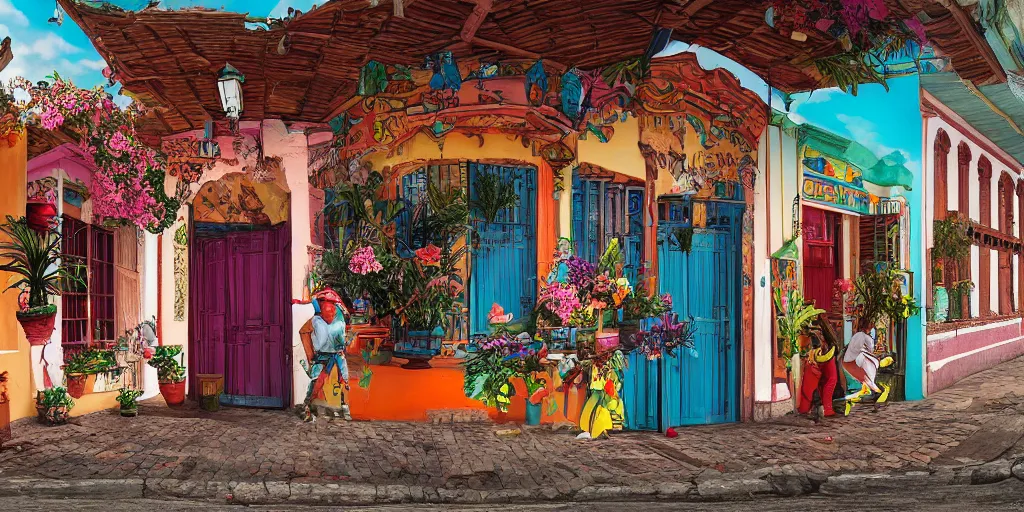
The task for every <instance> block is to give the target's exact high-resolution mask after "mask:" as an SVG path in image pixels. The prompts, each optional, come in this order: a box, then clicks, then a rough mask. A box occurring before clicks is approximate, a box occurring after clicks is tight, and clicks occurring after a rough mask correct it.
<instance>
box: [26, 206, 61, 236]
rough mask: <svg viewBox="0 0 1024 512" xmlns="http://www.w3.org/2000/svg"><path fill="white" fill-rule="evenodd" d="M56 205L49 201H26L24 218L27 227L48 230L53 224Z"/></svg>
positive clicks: (55, 215)
mask: <svg viewBox="0 0 1024 512" xmlns="http://www.w3.org/2000/svg"><path fill="white" fill-rule="evenodd" d="M56 217H57V207H56V206H55V205H53V204H50V203H28V204H26V205H25V220H26V221H27V223H28V227H30V228H32V229H34V230H36V231H48V230H50V229H51V228H52V227H53V226H54V218H56Z"/></svg>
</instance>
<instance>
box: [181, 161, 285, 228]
mask: <svg viewBox="0 0 1024 512" xmlns="http://www.w3.org/2000/svg"><path fill="white" fill-rule="evenodd" d="M281 183H283V180H282V181H278V180H275V181H271V182H258V181H254V180H253V179H250V177H249V176H248V175H246V174H242V173H231V174H228V175H226V176H224V177H223V178H221V179H219V180H217V181H210V182H207V183H204V184H203V186H202V187H201V188H200V189H199V193H198V194H197V195H196V198H195V200H193V208H194V220H195V221H196V222H209V223H213V224H256V225H261V226H271V225H277V224H280V223H282V222H284V221H286V220H288V213H289V212H288V208H289V200H288V191H287V190H285V189H284V188H282V186H281Z"/></svg>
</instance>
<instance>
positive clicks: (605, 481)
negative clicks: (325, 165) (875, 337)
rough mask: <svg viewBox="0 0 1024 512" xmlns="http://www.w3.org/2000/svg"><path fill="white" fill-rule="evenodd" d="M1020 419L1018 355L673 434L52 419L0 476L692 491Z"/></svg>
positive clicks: (957, 456)
mask: <svg viewBox="0 0 1024 512" xmlns="http://www.w3.org/2000/svg"><path fill="white" fill-rule="evenodd" d="M1022 427H1024V359H1018V360H1014V361H1010V362H1008V363H1004V364H1002V365H1000V366H998V367H996V368H993V369H991V370H988V371H985V372H982V373H979V374H977V375H974V376H973V377H970V378H968V379H966V380H964V381H962V382H961V383H959V384H958V385H956V386H954V387H952V388H950V389H948V390H946V391H943V392H940V393H937V394H935V395H934V396H932V397H930V398H929V399H928V400H925V401H922V402H916V403H898V404H891V405H889V406H888V407H887V408H885V409H883V410H881V411H880V412H877V413H875V412H872V411H871V410H869V409H867V408H859V409H855V410H854V414H853V415H852V416H851V417H849V418H844V419H835V420H830V421H827V422H823V423H821V424H817V425H815V424H813V423H812V422H810V421H809V420H805V419H802V418H795V417H793V416H787V417H785V418H782V419H780V420H777V421H776V422H773V423H747V424H733V425H725V426H714V427H700V428H681V429H679V437H678V438H675V439H669V438H666V437H664V436H662V435H660V434H656V433H641V432H623V433H618V434H616V435H614V436H613V437H612V438H611V439H608V440H596V441H578V440H576V439H574V436H573V434H572V433H571V432H569V431H567V430H558V431H556V430H552V429H551V428H548V427H536V428H525V429H524V430H523V432H522V433H521V434H519V435H511V436H502V435H498V431H501V430H504V429H511V428H515V426H513V425H493V424H485V423H474V424H469V423H465V424H448V425H436V424H414V423H376V422H341V421H338V422H326V421H319V422H316V423H314V424H306V423H302V422H301V421H299V420H298V419H297V418H296V417H295V416H294V415H293V414H291V413H289V412H284V411H266V410H251V409H224V410H222V411H220V412H216V413H209V412H204V411H201V410H197V409H185V410H171V409H167V408H166V407H164V406H163V404H162V403H160V402H157V403H148V404H143V406H142V408H141V415H140V416H139V417H138V418H135V419H126V418H121V417H119V416H117V415H116V412H115V411H111V412H103V413H97V414H92V415H88V416H84V417H81V418H78V419H76V420H74V423H73V424H71V425H67V426H62V427H51V428H47V427H43V426H39V425H37V424H36V423H35V421H34V420H32V421H21V422H18V423H16V424H15V425H14V437H15V439H14V440H13V441H12V442H10V443H8V444H7V445H6V446H5V447H4V449H3V451H2V452H0V477H2V478H15V477H25V478H46V479H66V480H91V479H141V480H144V481H149V480H159V479H167V480H168V481H173V482H177V484H175V485H184V484H183V482H193V483H195V484H196V485H200V486H203V485H207V482H259V483H261V485H260V486H259V487H260V489H261V490H262V489H264V488H266V489H267V492H269V493H271V494H273V492H274V491H273V486H274V485H276V484H280V483H287V484H290V485H292V488H293V489H294V486H295V485H296V484H302V483H311V484H324V483H334V484H339V485H342V486H344V485H357V484H369V485H368V486H367V487H369V488H370V489H371V491H370V492H371V493H372V492H373V491H372V489H373V487H372V486H373V485H385V484H387V485H390V486H411V487H414V488H433V489H447V490H450V491H452V492H458V493H467V492H469V493H480V492H483V493H499V494H500V493H508V495H509V496H512V497H515V496H524V495H525V496H529V495H530V494H531V493H532V494H533V495H535V496H537V497H539V498H540V497H544V498H547V499H556V498H558V497H559V496H567V495H573V494H575V493H578V492H580V491H581V490H583V489H586V488H593V486H632V487H637V486H645V485H646V486H649V487H653V488H654V489H659V488H661V489H664V488H665V486H666V485H669V486H671V485H678V486H692V484H693V483H696V485H697V486H698V487H699V486H700V483H701V479H706V478H708V476H709V475H718V472H721V473H737V472H750V471H754V470H760V469H764V468H775V469H776V470H777V471H803V472H815V473H819V474H825V475H828V474H836V473H874V472H891V471H895V470H899V471H911V470H917V469H927V468H929V467H931V469H932V470H934V469H935V468H937V467H939V466H944V465H949V466H953V465H970V464H980V463H983V462H988V461H989V460H994V459H998V458H1002V459H1006V458H1010V459H1012V458H1014V457H1017V456H1020V455H1022V454H1024V443H1021V440H1020V437H1021V435H1022V433H1024V428H1022ZM829 436H831V438H832V440H829V439H828V437H829ZM1007 471H1009V470H1008V469H1007ZM659 486H661V487H659ZM584 492H586V491H584ZM701 494H702V495H703V494H704V492H703V491H702V492H701ZM371 502H372V499H371Z"/></svg>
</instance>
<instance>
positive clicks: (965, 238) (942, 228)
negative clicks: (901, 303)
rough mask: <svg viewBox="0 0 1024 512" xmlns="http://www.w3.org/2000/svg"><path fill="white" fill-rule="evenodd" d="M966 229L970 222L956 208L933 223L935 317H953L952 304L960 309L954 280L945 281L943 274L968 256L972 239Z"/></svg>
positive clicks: (950, 271)
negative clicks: (954, 288)
mask: <svg viewBox="0 0 1024 512" xmlns="http://www.w3.org/2000/svg"><path fill="white" fill-rule="evenodd" d="M969 230H970V223H969V222H968V221H967V220H966V219H965V218H964V217H962V216H961V215H960V214H959V213H956V212H950V214H949V215H948V216H947V217H946V218H945V219H942V220H936V221H934V222H933V223H932V242H933V244H932V245H933V247H932V294H933V300H932V303H933V304H934V315H935V319H936V320H937V321H943V320H945V319H947V318H950V319H952V317H953V316H954V315H952V314H951V313H952V311H951V309H952V308H953V307H955V308H956V310H960V309H962V304H963V302H960V301H961V300H962V298H961V297H962V296H961V295H956V294H954V292H953V289H952V286H953V285H955V284H956V283H957V282H956V281H954V282H949V283H947V282H945V281H946V279H945V275H946V274H947V273H949V274H950V275H953V276H956V275H957V274H958V269H959V266H960V265H961V264H962V262H964V261H965V260H966V259H967V258H969V257H970V255H971V246H972V245H973V244H974V241H973V240H971V237H970V235H969ZM947 271H948V272H947ZM957 316H958V317H959V316H960V315H957Z"/></svg>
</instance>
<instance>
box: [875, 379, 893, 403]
mask: <svg viewBox="0 0 1024 512" xmlns="http://www.w3.org/2000/svg"><path fill="white" fill-rule="evenodd" d="M880 386H882V394H881V395H878V400H875V403H876V404H880V403H883V402H885V401H886V400H888V399H889V390H890V389H891V388H890V387H889V386H886V385H885V384H880Z"/></svg>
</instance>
